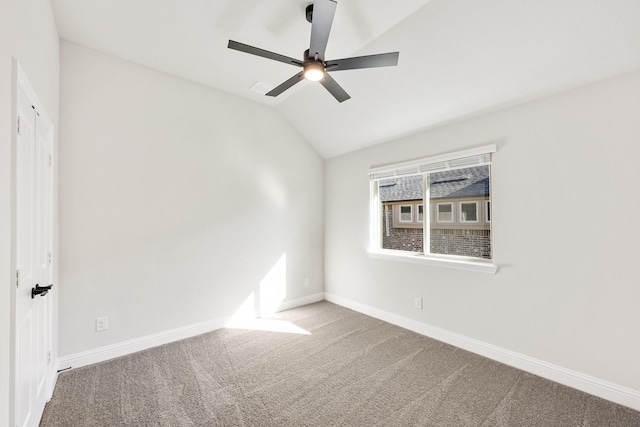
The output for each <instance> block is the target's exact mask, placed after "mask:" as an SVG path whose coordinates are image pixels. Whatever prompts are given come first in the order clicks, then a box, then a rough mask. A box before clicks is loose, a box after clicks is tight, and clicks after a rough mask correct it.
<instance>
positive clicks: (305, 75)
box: [227, 0, 400, 102]
mask: <svg viewBox="0 0 640 427" xmlns="http://www.w3.org/2000/svg"><path fill="white" fill-rule="evenodd" d="M336 6H337V3H336V1H335V0H316V1H315V2H314V3H313V4H310V5H309V6H307V8H306V10H305V16H306V19H307V21H309V22H311V42H310V44H309V45H310V46H309V50H307V51H305V52H304V54H303V58H304V60H302V61H300V60H297V59H295V58H291V57H288V56H285V55H280V54H277V53H274V52H270V51H268V50H264V49H260V48H257V47H254V46H249V45H246V44H244V43H240V42H236V41H233V40H229V44H228V46H227V47H228V48H229V49H233V50H237V51H240V52H245V53H249V54H251V55H256V56H260V57H263V58H267V59H271V60H273V61H279V62H283V63H285V64H290V65H294V66H296V67H302V71H300V72H299V73H298V74H296V75H295V76H293V77H291V78H289V79H288V80H286V81H285V82H284V83H282V84H280V85H279V86H277V87H275V88H274V89H272V90H271V91H269V92H267V93H266V95H267V96H278V95H280V94H281V93H282V92H284V91H286V90H287V89H289V88H290V87H292V86H293V85H295V84H296V83H298V82H300V81H301V80H302V79H307V80H309V81H319V82H320V84H322V86H324V87H325V89H327V90H328V91H329V93H331V95H333V97H334V98H335V99H336V100H337V101H338V102H344V101H346V100H347V99H349V98H351V97H350V96H349V94H348V93H347V92H346V91H345V90H344V89H343V88H342V87H341V86H340V85H339V84H338V83H337V82H336V81H335V80H334V79H333V77H331V76H330V75H329V72H333V71H343V70H356V69H360V68H377V67H389V66H394V65H398V57H399V55H400V53H399V52H390V53H381V54H377V55H367V56H358V57H352V58H344V59H334V60H331V61H325V59H324V54H325V50H326V48H327V42H328V41H329V33H330V32H331V25H332V24H333V16H334V14H335V11H336Z"/></svg>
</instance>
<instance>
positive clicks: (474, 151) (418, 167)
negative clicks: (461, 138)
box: [369, 144, 497, 179]
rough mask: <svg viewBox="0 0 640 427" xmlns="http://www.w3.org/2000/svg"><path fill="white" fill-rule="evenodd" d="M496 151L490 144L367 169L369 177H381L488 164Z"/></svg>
mask: <svg viewBox="0 0 640 427" xmlns="http://www.w3.org/2000/svg"><path fill="white" fill-rule="evenodd" d="M496 151H497V149H496V145H495V144H491V145H485V146H483V147H477V148H471V149H469V150H464V151H456V152H455V153H447V154H440V155H438V156H431V157H424V158H422V159H416V160H411V161H408V162H402V163H394V164H392V165H386V166H378V167H373V168H371V169H369V177H370V178H371V179H381V178H389V177H394V176H408V175H417V174H420V173H424V172H440V171H447V170H453V169H462V168H468V167H472V166H482V165H488V164H490V163H491V153H495V152H496Z"/></svg>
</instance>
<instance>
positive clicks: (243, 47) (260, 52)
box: [227, 40, 303, 67]
mask: <svg viewBox="0 0 640 427" xmlns="http://www.w3.org/2000/svg"><path fill="white" fill-rule="evenodd" d="M227 47H228V48H229V49H233V50H239V51H240V52H245V53H250V54H251V55H256V56H261V57H263V58H267V59H273V60H274V61H279V62H284V63H285V64H291V65H295V66H297V67H302V65H303V63H302V61H299V60H297V59H295V58H290V57H288V56H284V55H280V54H278V53H273V52H269V51H268V50H264V49H260V48H257V47H253V46H249V45H248V44H244V43H239V42H236V41H233V40H229V45H228V46H227Z"/></svg>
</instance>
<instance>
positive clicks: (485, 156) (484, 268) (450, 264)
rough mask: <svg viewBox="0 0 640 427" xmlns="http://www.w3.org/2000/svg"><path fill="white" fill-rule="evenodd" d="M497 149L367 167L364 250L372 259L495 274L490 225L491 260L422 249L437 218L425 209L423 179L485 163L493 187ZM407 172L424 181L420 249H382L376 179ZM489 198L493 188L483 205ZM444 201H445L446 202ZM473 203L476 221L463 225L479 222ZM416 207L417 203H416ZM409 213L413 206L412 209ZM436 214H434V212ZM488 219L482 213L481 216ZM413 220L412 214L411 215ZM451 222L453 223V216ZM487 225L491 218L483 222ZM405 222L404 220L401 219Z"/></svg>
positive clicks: (426, 190)
mask: <svg viewBox="0 0 640 427" xmlns="http://www.w3.org/2000/svg"><path fill="white" fill-rule="evenodd" d="M496 151H497V147H496V145H495V144H490V145H486V146H482V147H477V148H472V149H468V150H462V151H458V152H452V153H445V154H441V155H437V156H432V157H427V158H422V159H418V160H413V161H409V162H403V163H395V164H390V165H385V166H379V167H373V168H371V169H369V178H370V180H369V181H370V198H369V200H370V209H369V211H370V239H369V241H370V245H369V248H368V249H367V253H368V254H369V256H370V257H372V258H377V259H384V260H391V261H401V262H410V263H417V264H422V265H430V266H437V267H445V268H453V269H459V270H467V271H476V272H482V273H489V274H495V273H496V272H497V271H498V266H497V265H496V264H495V263H494V262H495V258H494V253H495V250H494V249H495V248H494V245H493V241H494V235H493V229H492V226H491V228H490V230H491V232H490V239H491V259H484V258H476V257H468V256H460V255H448V254H437V253H430V252H424V248H429V246H428V245H429V243H427V242H431V232H430V229H431V224H432V223H434V224H435V223H436V222H437V221H433V218H431V208H427V207H426V206H427V202H428V204H429V205H431V199H430V195H429V189H430V186H429V184H428V182H427V180H428V178H429V174H430V173H433V172H439V171H445V170H454V169H464V168H468V167H475V166H483V165H488V166H489V186H490V188H491V189H492V190H493V186H492V185H491V179H492V175H493V169H492V167H491V166H492V165H493V161H492V156H491V154H492V153H495V152H496ZM476 157H477V158H478V159H479V160H478V162H477V164H470V163H469V161H470V160H469V159H472V160H474V161H476ZM411 175H421V176H422V177H423V181H424V184H425V185H424V187H423V188H424V196H423V203H422V205H423V206H424V207H423V221H421V222H422V225H423V228H422V229H423V241H424V242H425V243H424V244H423V252H409V251H401V250H392V249H382V239H383V237H382V235H383V233H384V230H383V227H382V226H381V222H380V221H381V218H382V215H383V212H382V203H381V202H380V195H379V191H378V182H379V181H380V180H383V179H385V178H387V179H388V178H391V177H400V176H411ZM492 199H493V191H491V192H490V193H489V200H484V202H485V207H486V206H490V204H489V205H488V203H490V202H491V201H492ZM448 203H449V202H447V203H446V204H448ZM475 203H476V217H477V218H476V219H477V220H476V221H475V222H471V221H467V222H464V224H479V223H481V222H482V221H481V213H480V209H479V206H478V205H479V203H478V201H476V202H475ZM416 206H418V204H416ZM455 211H456V209H455V207H453V206H452V216H453V217H455ZM412 213H413V209H412ZM434 213H436V217H437V212H434ZM486 218H489V217H488V216H486V217H485V218H484V219H486ZM412 219H413V217H412ZM453 219H454V221H453V222H454V223H455V218H453ZM485 222H486V223H488V224H490V223H491V221H485ZM440 223H448V224H451V222H440ZM405 224H406V222H405Z"/></svg>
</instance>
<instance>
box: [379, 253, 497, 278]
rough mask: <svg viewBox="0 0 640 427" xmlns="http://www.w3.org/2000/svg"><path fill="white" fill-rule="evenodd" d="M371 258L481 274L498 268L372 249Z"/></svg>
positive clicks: (459, 259)
mask: <svg viewBox="0 0 640 427" xmlns="http://www.w3.org/2000/svg"><path fill="white" fill-rule="evenodd" d="M367 254H368V255H369V257H371V258H376V259H385V260H394V261H402V262H409V263H412V264H421V265H431V266H436V267H445V268H453V269H456V270H466V271H477V272H479V273H488V274H496V273H497V271H498V266H497V265H495V264H493V262H491V260H486V261H483V260H481V259H480V258H467V257H459V256H455V255H451V256H447V255H437V254H426V255H425V254H423V253H420V252H408V251H394V250H391V249H372V248H370V249H369V250H368V251H367Z"/></svg>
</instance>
